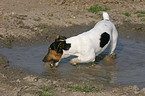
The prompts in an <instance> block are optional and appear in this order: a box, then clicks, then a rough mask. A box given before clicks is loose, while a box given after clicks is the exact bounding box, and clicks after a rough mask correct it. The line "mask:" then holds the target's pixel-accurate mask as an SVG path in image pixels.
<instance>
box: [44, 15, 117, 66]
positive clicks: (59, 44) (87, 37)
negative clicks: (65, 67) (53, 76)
mask: <svg viewBox="0 0 145 96" xmlns="http://www.w3.org/2000/svg"><path fill="white" fill-rule="evenodd" d="M103 18H104V20H102V21H100V22H98V23H97V24H96V25H95V27H94V28H92V29H91V30H89V31H87V32H84V33H82V34H79V35H77V36H73V37H70V38H66V37H63V36H59V35H58V36H57V37H56V39H55V41H54V42H53V43H52V44H51V45H50V47H49V51H48V53H47V55H46V56H45V57H44V59H43V62H48V63H49V64H50V66H51V67H54V66H58V63H59V61H60V60H61V58H66V57H68V56H70V55H75V56H78V57H77V58H73V59H71V60H70V63H71V64H73V65H76V64H77V63H88V62H94V61H95V57H96V56H97V55H99V54H100V53H101V52H103V51H104V50H105V49H106V47H107V46H108V45H109V44H110V54H113V52H114V50H115V48H116V44H117V38H118V32H117V30H116V28H115V26H114V24H113V23H112V22H110V20H109V15H108V13H107V12H103Z"/></svg>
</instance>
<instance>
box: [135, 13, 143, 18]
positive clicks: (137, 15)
mask: <svg viewBox="0 0 145 96" xmlns="http://www.w3.org/2000/svg"><path fill="white" fill-rule="evenodd" d="M137 17H138V18H139V17H145V15H140V14H139V15H137Z"/></svg>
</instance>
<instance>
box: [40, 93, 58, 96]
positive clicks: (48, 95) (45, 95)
mask: <svg viewBox="0 0 145 96" xmlns="http://www.w3.org/2000/svg"><path fill="white" fill-rule="evenodd" d="M39 96H55V95H54V94H52V95H50V94H47V93H44V94H42V95H39Z"/></svg>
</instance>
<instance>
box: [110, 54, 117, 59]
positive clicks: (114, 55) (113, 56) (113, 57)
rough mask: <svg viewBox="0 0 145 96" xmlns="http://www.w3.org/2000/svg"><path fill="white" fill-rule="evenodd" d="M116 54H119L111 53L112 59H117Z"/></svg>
mask: <svg viewBox="0 0 145 96" xmlns="http://www.w3.org/2000/svg"><path fill="white" fill-rule="evenodd" d="M116 55H117V53H112V54H109V57H111V58H112V59H115V58H116Z"/></svg>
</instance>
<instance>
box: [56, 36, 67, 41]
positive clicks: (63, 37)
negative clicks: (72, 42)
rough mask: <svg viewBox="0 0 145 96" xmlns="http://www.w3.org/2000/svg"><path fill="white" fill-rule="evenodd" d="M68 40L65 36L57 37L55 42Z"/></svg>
mask: <svg viewBox="0 0 145 96" xmlns="http://www.w3.org/2000/svg"><path fill="white" fill-rule="evenodd" d="M65 39H67V38H66V37H65V36H60V35H57V36H56V39H55V41H61V40H65Z"/></svg>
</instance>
